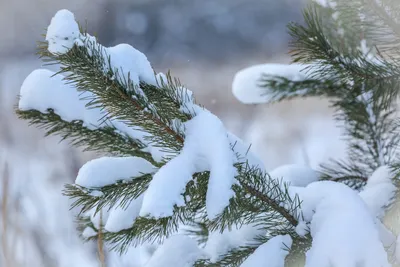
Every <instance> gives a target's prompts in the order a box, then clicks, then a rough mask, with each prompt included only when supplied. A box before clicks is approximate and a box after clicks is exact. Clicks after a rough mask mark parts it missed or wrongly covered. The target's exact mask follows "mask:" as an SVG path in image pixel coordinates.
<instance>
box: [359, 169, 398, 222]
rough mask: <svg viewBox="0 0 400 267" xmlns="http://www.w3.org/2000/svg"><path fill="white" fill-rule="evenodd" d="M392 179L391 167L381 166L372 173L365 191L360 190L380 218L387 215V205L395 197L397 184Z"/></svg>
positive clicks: (370, 207)
mask: <svg viewBox="0 0 400 267" xmlns="http://www.w3.org/2000/svg"><path fill="white" fill-rule="evenodd" d="M392 179H393V174H392V172H391V170H390V167H389V166H381V167H379V168H378V169H376V170H375V171H374V172H373V173H372V175H371V177H369V178H368V181H367V184H366V185H365V187H364V189H363V191H361V192H360V197H361V198H362V199H363V200H364V202H365V203H366V204H367V206H368V207H369V209H370V211H371V212H372V214H374V215H375V216H377V217H378V218H382V217H383V216H384V215H385V207H387V206H388V205H390V204H391V202H392V201H393V199H394V197H395V194H396V186H395V185H394V184H393V183H392Z"/></svg>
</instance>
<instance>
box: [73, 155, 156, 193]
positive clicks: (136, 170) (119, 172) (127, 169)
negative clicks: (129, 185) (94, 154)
mask: <svg viewBox="0 0 400 267" xmlns="http://www.w3.org/2000/svg"><path fill="white" fill-rule="evenodd" d="M155 171H156V168H155V167H154V166H153V165H152V164H151V163H150V162H148V161H147V160H145V159H142V158H138V157H121V158H117V157H102V158H98V159H94V160H91V161H89V162H87V163H86V164H85V165H83V166H82V168H81V169H80V170H79V173H78V176H77V177H76V180H75V183H76V184H78V185H80V186H83V187H87V188H93V187H103V186H105V185H110V184H113V183H115V182H117V181H118V180H129V179H132V178H135V177H139V176H142V175H144V174H148V173H154V172H155Z"/></svg>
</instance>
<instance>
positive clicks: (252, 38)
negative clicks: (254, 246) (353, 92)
mask: <svg viewBox="0 0 400 267" xmlns="http://www.w3.org/2000/svg"><path fill="white" fill-rule="evenodd" d="M304 5H305V0H218V1H215V0H164V1H163V0H68V1H66V0H51V1H50V0H0V89H1V90H0V207H1V210H0V226H1V228H0V236H1V243H0V248H1V249H0V267H25V266H29V267H64V266H65V267H67V266H68V267H83V266H85V267H91V266H100V263H99V261H98V256H97V247H96V244H83V243H82V241H81V240H80V239H79V237H78V234H77V232H76V231H75V224H74V216H73V211H70V210H69V204H70V200H68V199H67V198H66V197H64V196H62V189H63V186H64V184H65V183H72V182H73V181H74V179H75V175H76V174H77V171H78V170H79V168H80V167H81V166H82V164H84V163H85V162H86V161H87V160H89V159H91V158H94V157H96V156H97V155H94V154H90V153H82V152H80V151H79V150H76V149H74V148H71V147H70V146H69V145H68V143H66V142H65V143H59V139H58V138H56V137H51V138H44V135H43V131H41V130H40V129H36V128H34V127H30V126H29V125H28V124H27V122H25V121H21V120H18V119H17V118H16V116H15V115H14V111H13V109H14V106H15V104H16V103H17V95H18V92H19V88H20V86H21V84H22V82H23V80H24V78H25V77H26V76H27V75H28V74H29V73H30V72H31V71H32V70H33V69H35V68H39V67H41V62H40V61H39V60H38V58H37V56H36V55H35V46H36V41H39V40H42V39H43V37H42V36H41V34H43V33H44V29H45V28H46V27H47V25H48V24H49V22H50V19H51V17H52V16H53V15H54V14H55V12H56V11H57V10H59V9H62V8H67V9H69V10H71V11H72V12H74V13H75V16H76V18H77V19H78V20H79V21H80V22H81V23H85V21H86V22H87V25H88V29H89V32H90V33H95V34H96V35H97V36H98V37H99V39H100V42H101V43H103V44H104V45H106V46H112V45H115V44H118V43H129V44H131V45H133V46H135V47H136V48H137V49H139V50H141V51H142V52H144V53H145V54H146V55H147V56H148V58H149V59H150V61H151V62H152V65H153V67H154V68H155V69H156V70H157V71H158V72H159V71H162V72H165V71H167V70H171V72H172V74H173V75H174V76H176V77H179V78H180V80H181V82H182V83H183V84H184V85H186V86H187V87H188V88H189V89H191V90H192V91H194V93H195V95H196V97H197V100H198V101H199V102H200V103H202V104H203V105H205V106H206V107H207V108H208V109H210V110H211V111H213V112H215V113H216V114H217V115H218V116H220V118H221V119H222V120H223V122H224V123H225V125H226V127H227V128H228V129H229V130H230V131H232V132H233V133H235V134H236V135H238V136H240V137H241V138H243V139H244V140H245V141H247V142H248V143H251V144H252V150H253V151H254V152H255V153H256V154H258V155H259V156H260V157H261V158H262V159H263V161H264V162H265V165H266V167H267V168H268V169H271V168H274V167H276V166H278V165H281V164H290V163H300V164H308V165H311V166H312V167H317V166H318V164H319V163H321V162H324V161H326V160H328V158H329V157H331V156H337V155H340V154H341V153H342V152H343V144H342V143H341V142H340V140H339V130H338V128H337V127H335V123H334V122H333V121H332V118H331V110H330V109H329V108H328V102H327V101H326V100H324V99H306V100H296V101H290V102H285V103H281V104H277V105H272V106H270V105H244V104H241V103H240V102H238V101H237V100H236V99H235V98H234V97H233V95H232V93H231V84H232V80H233V77H234V75H235V73H236V72H237V71H239V70H240V69H242V68H245V67H248V66H251V65H254V64H262V63H288V62H290V58H289V56H288V54H287V52H288V41H289V36H288V34H287V31H286V24H287V23H288V22H290V21H296V22H301V21H302V15H301V10H302V8H303V7H304ZM134 258H135V253H134V251H132V252H129V253H128V254H126V255H125V256H123V257H119V256H118V255H115V254H113V253H107V254H106V261H107V262H108V265H107V266H112V267H136V266H140V264H139V263H137V262H136V261H135V259H134Z"/></svg>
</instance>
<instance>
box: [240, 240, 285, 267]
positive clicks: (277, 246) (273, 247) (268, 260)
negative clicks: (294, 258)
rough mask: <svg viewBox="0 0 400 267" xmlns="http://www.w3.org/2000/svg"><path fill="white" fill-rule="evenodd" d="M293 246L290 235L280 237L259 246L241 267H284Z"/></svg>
mask: <svg viewBox="0 0 400 267" xmlns="http://www.w3.org/2000/svg"><path fill="white" fill-rule="evenodd" d="M291 246H292V238H291V237H290V236H289V235H278V236H275V237H273V238H271V239H270V240H268V241H267V242H266V243H264V244H262V245H261V246H259V247H258V248H257V249H256V251H255V252H254V253H253V254H251V255H250V257H248V258H247V259H246V260H245V262H243V263H242V265H240V267H264V266H271V267H284V266H285V258H286V256H287V255H288V254H289V250H290V248H291Z"/></svg>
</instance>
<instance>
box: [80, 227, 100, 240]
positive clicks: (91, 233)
mask: <svg viewBox="0 0 400 267" xmlns="http://www.w3.org/2000/svg"><path fill="white" fill-rule="evenodd" d="M96 235H97V232H96V231H95V230H94V229H93V228H92V227H86V228H85V230H83V232H82V237H83V238H86V239H87V238H90V237H94V236H96Z"/></svg>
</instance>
